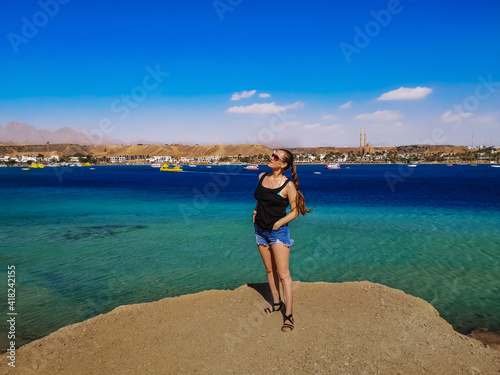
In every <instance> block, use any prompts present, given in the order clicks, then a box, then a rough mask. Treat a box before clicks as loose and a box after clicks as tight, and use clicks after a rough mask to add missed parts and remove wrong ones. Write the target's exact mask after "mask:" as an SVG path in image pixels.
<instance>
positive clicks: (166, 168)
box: [160, 164, 182, 172]
mask: <svg viewBox="0 0 500 375" xmlns="http://www.w3.org/2000/svg"><path fill="white" fill-rule="evenodd" d="M160 171H164V172H182V168H181V167H178V166H176V165H175V166H171V167H170V166H169V165H168V164H163V165H162V166H161V168H160Z"/></svg>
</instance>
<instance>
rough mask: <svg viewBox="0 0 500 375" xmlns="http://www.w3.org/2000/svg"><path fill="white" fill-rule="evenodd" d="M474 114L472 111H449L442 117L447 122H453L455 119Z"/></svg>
mask: <svg viewBox="0 0 500 375" xmlns="http://www.w3.org/2000/svg"><path fill="white" fill-rule="evenodd" d="M473 115H474V114H473V113H472V112H460V113H456V112H452V111H448V112H445V113H443V115H442V118H443V120H444V121H446V122H452V121H455V120H457V119H460V117H461V118H469V117H472V116H473ZM457 116H458V117H457Z"/></svg>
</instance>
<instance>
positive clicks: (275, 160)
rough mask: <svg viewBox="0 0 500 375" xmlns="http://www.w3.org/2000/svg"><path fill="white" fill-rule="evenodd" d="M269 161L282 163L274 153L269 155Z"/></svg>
mask: <svg viewBox="0 0 500 375" xmlns="http://www.w3.org/2000/svg"><path fill="white" fill-rule="evenodd" d="M271 160H272V161H274V162H278V161H282V160H281V159H280V157H279V156H278V155H276V154H275V153H274V152H273V154H272V155H271Z"/></svg>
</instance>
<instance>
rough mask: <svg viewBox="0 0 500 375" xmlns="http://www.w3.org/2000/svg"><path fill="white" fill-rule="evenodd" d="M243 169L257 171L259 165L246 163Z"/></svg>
mask: <svg viewBox="0 0 500 375" xmlns="http://www.w3.org/2000/svg"><path fill="white" fill-rule="evenodd" d="M243 169H247V170H249V171H258V170H259V166H258V165H247V166H246V167H245V168H243Z"/></svg>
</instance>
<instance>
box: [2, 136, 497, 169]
mask: <svg viewBox="0 0 500 375" xmlns="http://www.w3.org/2000/svg"><path fill="white" fill-rule="evenodd" d="M289 149H290V151H292V152H293V153H294V154H295V155H296V162H297V163H300V164H329V163H342V164H418V163H421V164H425V163H432V164H448V165H453V164H495V163H499V162H500V147H494V146H477V147H472V146H451V145H408V146H397V147H374V146H372V145H371V144H370V143H366V141H365V142H364V143H361V145H360V147H316V148H313V147H311V148H289ZM273 150H274V149H273V148H269V147H267V146H264V145H249V144H242V145H222V144H219V145H215V146H203V145H194V146H190V145H180V144H171V145H163V146H162V145H141V144H139V145H108V146H102V145H101V146H87V145H77V144H49V143H47V144H45V145H13V144H3V145H0V166H24V167H26V166H30V165H31V164H37V165H43V166H81V165H148V164H151V165H154V164H159V163H160V164H267V163H268V162H269V155H270V154H271V153H272V152H273Z"/></svg>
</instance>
